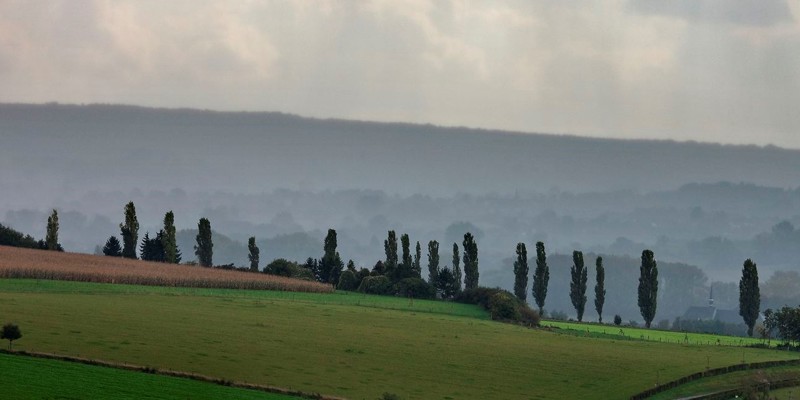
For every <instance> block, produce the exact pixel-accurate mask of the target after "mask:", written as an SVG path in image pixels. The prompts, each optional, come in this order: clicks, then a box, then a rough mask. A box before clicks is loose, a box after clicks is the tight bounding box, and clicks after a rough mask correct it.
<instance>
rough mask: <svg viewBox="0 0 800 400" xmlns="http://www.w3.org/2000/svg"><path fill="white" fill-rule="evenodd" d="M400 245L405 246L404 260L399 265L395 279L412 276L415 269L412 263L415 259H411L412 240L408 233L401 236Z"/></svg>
mask: <svg viewBox="0 0 800 400" xmlns="http://www.w3.org/2000/svg"><path fill="white" fill-rule="evenodd" d="M400 246H401V247H402V248H403V261H402V262H400V264H399V265H398V266H397V274H395V277H394V280H395V281H399V280H400V279H403V278H408V277H410V276H411V275H412V274H413V270H414V267H413V265H412V263H413V262H414V261H413V260H412V259H411V241H410V239H409V238H408V234H406V233H404V234H402V235H401V236H400Z"/></svg>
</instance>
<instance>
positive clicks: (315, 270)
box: [264, 257, 320, 281]
mask: <svg viewBox="0 0 800 400" xmlns="http://www.w3.org/2000/svg"><path fill="white" fill-rule="evenodd" d="M303 267H304V268H305V269H307V270H308V271H309V272H311V276H313V277H314V280H317V281H319V280H320V269H319V261H318V260H317V259H315V258H311V257H308V258H307V259H306V263H305V264H303ZM264 272H267V270H266V269H265V270H264Z"/></svg>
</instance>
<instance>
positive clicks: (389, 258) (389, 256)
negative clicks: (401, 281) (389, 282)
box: [383, 231, 397, 279]
mask: <svg viewBox="0 0 800 400" xmlns="http://www.w3.org/2000/svg"><path fill="white" fill-rule="evenodd" d="M383 250H384V252H385V253H386V261H384V262H383V269H384V272H385V274H386V275H387V276H388V277H389V278H390V279H392V278H393V277H394V275H395V273H396V270H397V235H396V234H395V233H394V231H389V233H388V237H387V238H386V240H384V241H383Z"/></svg>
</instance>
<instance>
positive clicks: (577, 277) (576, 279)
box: [569, 251, 589, 322]
mask: <svg viewBox="0 0 800 400" xmlns="http://www.w3.org/2000/svg"><path fill="white" fill-rule="evenodd" d="M570 273H571V275H572V280H571V281H570V283H569V299H570V300H571V301H572V306H573V307H575V312H576V313H577V314H578V322H581V321H583V312H584V310H585V309H586V281H587V280H588V275H589V274H588V272H587V271H586V266H585V265H584V264H583V253H582V252H580V251H573V252H572V268H571V269H570Z"/></svg>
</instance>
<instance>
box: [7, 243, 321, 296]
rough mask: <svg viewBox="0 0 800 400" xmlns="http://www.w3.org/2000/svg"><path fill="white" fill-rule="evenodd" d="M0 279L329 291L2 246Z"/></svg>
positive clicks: (258, 276)
mask: <svg viewBox="0 0 800 400" xmlns="http://www.w3.org/2000/svg"><path fill="white" fill-rule="evenodd" d="M0 278H19V279H51V280H65V281H79V282H97V283H121V284H133V285H150V286H180V287H202V288H227V289H251V290H286V291H295V292H322V293H324V292H332V291H333V287H332V286H331V285H328V284H323V283H318V282H310V281H304V280H299V279H292V278H286V277H281V276H275V275H267V274H262V273H247V272H241V271H231V270H222V269H215V268H204V267H199V266H190V265H176V264H165V263H159V262H148V261H141V260H131V259H126V258H120V257H107V256H95V255H89V254H76V253H62V252H55V251H45V250H31V249H23V248H17V247H7V246H0Z"/></svg>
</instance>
